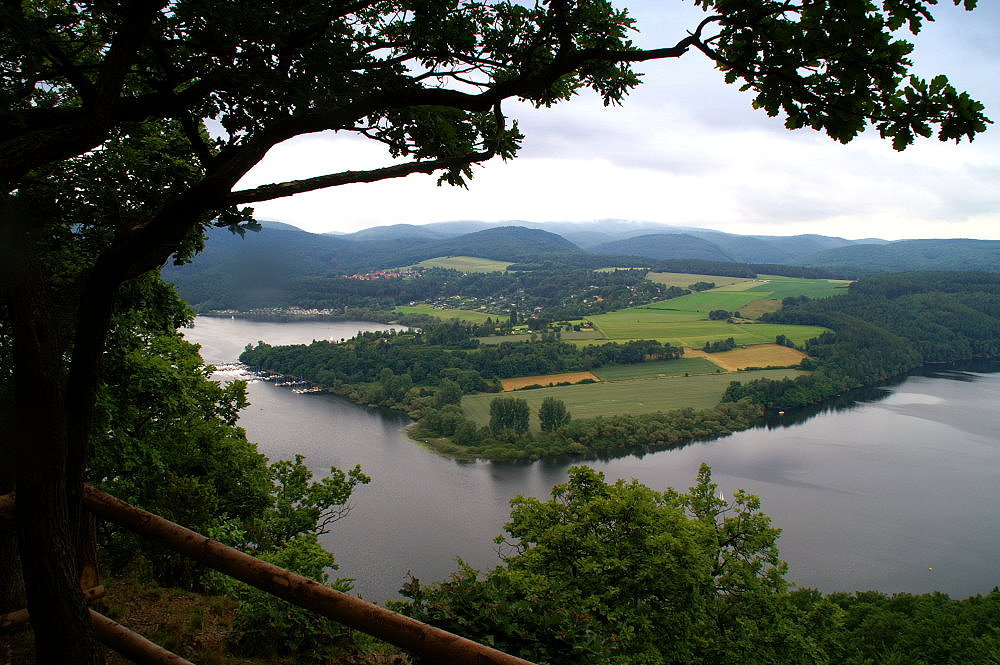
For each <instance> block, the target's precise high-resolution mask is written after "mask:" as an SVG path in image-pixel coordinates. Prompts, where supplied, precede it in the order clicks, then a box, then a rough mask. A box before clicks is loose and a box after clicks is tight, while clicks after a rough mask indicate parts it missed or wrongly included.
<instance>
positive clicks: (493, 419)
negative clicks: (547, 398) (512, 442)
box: [490, 397, 530, 438]
mask: <svg viewBox="0 0 1000 665" xmlns="http://www.w3.org/2000/svg"><path fill="white" fill-rule="evenodd" d="M529 415H530V412H529V411H528V403H527V402H525V401H524V400H523V399H518V398H516V397H495V398H493V401H491V402H490V431H491V432H492V433H493V436H495V437H498V438H503V437H510V436H516V435H518V434H527V433H528V418H529Z"/></svg>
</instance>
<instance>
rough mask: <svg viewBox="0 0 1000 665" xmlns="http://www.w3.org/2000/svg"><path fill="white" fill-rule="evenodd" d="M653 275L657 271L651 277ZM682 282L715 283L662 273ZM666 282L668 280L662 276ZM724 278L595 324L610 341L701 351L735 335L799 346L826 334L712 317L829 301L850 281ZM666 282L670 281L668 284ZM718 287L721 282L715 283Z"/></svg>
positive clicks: (603, 317) (738, 339)
mask: <svg viewBox="0 0 1000 665" xmlns="http://www.w3.org/2000/svg"><path fill="white" fill-rule="evenodd" d="M651 274H653V273H651ZM659 275H660V276H669V277H673V278H674V279H675V281H676V280H678V279H679V281H685V280H687V279H693V280H694V281H713V280H712V279H711V275H689V274H678V273H659ZM663 279H666V277H663ZM720 279H725V280H726V283H724V284H723V285H721V286H718V287H716V288H714V289H710V290H708V291H701V292H698V293H691V294H688V295H686V296H681V297H680V298H672V299H670V300H664V301H662V302H657V303H653V304H650V305H643V306H642V307H634V308H632V309H622V310H618V311H617V312H608V313H607V314H598V315H595V316H592V317H589V319H588V320H590V321H592V322H593V324H594V326H595V327H596V328H597V329H598V330H600V331H601V333H602V334H603V335H604V337H606V338H608V339H657V340H659V341H661V342H670V343H671V344H678V345H683V346H691V347H701V346H704V344H705V342H709V341H711V342H714V341H718V340H723V339H726V338H728V337H732V338H733V339H734V340H736V343H737V344H745V345H751V344H763V343H769V342H773V341H774V338H775V336H777V335H785V336H786V337H788V338H789V339H791V340H792V341H794V342H795V343H796V344H801V343H803V342H805V341H806V340H807V339H809V338H811V337H816V336H817V335H819V334H820V333H822V332H823V330H824V329H823V328H818V327H815V326H779V325H775V324H739V325H735V324H729V323H726V322H725V321H709V320H708V313H709V312H711V311H712V310H717V309H722V310H726V311H728V312H738V311H741V310H744V309H746V310H747V313H750V312H753V313H761V312H765V311H773V310H774V309H775V308H777V307H779V306H780V303H779V301H780V300H781V299H782V298H787V297H789V296H799V295H805V296H808V297H810V298H825V297H829V296H832V295H836V294H837V293H843V292H844V289H845V288H846V286H847V284H848V282H845V281H841V280H827V279H793V278H791V277H767V276H762V277H761V278H760V279H755V280H750V279H738V278H731V277H727V278H720ZM664 283H666V282H664ZM717 283H718V282H717Z"/></svg>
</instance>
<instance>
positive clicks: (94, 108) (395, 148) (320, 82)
mask: <svg viewBox="0 0 1000 665" xmlns="http://www.w3.org/2000/svg"><path fill="white" fill-rule="evenodd" d="M955 2H956V4H958V3H959V2H960V0H955ZM695 4H696V5H697V6H698V7H700V8H701V9H703V10H704V11H705V18H704V19H703V20H702V21H701V22H700V23H698V24H697V25H690V26H677V38H676V41H675V42H674V43H672V44H666V45H664V47H663V48H656V49H648V50H642V49H639V48H637V47H636V46H635V45H634V44H633V42H632V41H631V40H630V38H629V34H630V31H631V30H632V29H633V28H635V27H636V26H635V25H634V21H633V19H632V18H631V17H630V16H629V14H628V11H627V10H625V9H621V8H618V7H615V6H613V5H612V4H610V3H609V2H606V1H604V0H545V1H540V2H537V3H534V4H527V5H524V4H519V3H513V2H505V1H497V0H470V1H468V2H462V3H458V2H454V1H453V0H413V1H410V0H380V1H378V2H376V1H375V0H345V1H344V2H338V3H330V2H322V1H319V0H306V1H303V2H296V3H289V2H278V1H274V0H269V1H264V2H258V3H255V4H254V6H253V10H252V11H248V10H247V7H246V5H245V3H240V2H235V1H234V0H225V1H217V0H173V1H170V0H135V1H131V2H100V3H59V2H41V1H38V0H24V1H22V2H8V3H4V4H3V5H0V72H2V77H0V183H2V184H3V187H2V189H0V308H2V309H0V318H2V326H3V327H2V330H0V340H2V341H3V342H4V343H5V344H9V345H10V349H11V350H10V351H9V352H8V351H6V350H5V351H4V352H3V353H0V358H3V359H5V360H4V362H8V360H9V363H8V364H7V365H6V367H5V370H4V372H5V373H4V379H5V381H6V382H12V383H13V390H12V391H9V390H5V391H3V392H2V393H0V394H3V395H9V398H8V402H7V403H6V404H5V405H4V408H5V410H7V411H8V412H9V414H11V415H10V417H11V419H12V423H13V427H12V432H13V435H12V436H11V437H10V441H9V443H8V442H5V445H7V446H10V447H11V451H12V452H11V453H10V455H9V458H10V460H11V461H12V467H13V471H10V470H5V471H4V472H3V477H0V485H2V486H0V490H4V491H6V490H8V489H11V488H16V491H17V540H18V545H19V547H20V550H21V555H22V556H21V564H22V568H23V570H24V578H25V583H26V587H27V598H28V600H27V602H28V609H29V610H30V614H31V620H32V625H33V628H34V631H35V636H36V644H37V647H38V660H39V661H40V662H44V663H56V662H77V663H96V662H99V661H100V655H99V650H98V649H97V648H96V646H95V643H94V639H93V635H92V633H91V628H90V622H89V618H88V615H87V613H86V608H85V605H84V603H83V598H82V595H81V593H80V590H79V588H78V584H77V580H76V567H75V561H74V557H73V556H72V555H70V556H61V554H63V555H64V554H65V553H71V552H73V551H74V541H75V536H74V535H73V534H76V533H77V531H78V530H77V528H76V526H77V522H78V519H79V514H80V495H81V491H82V489H81V481H82V479H83V475H84V469H85V465H86V460H87V458H88V449H89V444H90V439H91V435H92V432H93V431H94V427H95V417H96V412H95V404H96V400H97V395H98V386H99V383H100V366H101V362H102V359H103V356H104V353H105V350H106V348H107V342H108V338H109V334H110V333H111V331H112V318H113V314H114V312H115V307H116V304H117V303H118V300H117V299H118V292H119V289H120V287H121V286H122V285H123V284H126V283H128V282H129V281H130V280H135V279H137V278H139V277H140V276H142V275H143V274H144V273H147V272H149V271H151V270H154V269H156V268H158V267H159V266H161V265H162V264H164V262H166V261H167V260H168V259H169V258H170V257H171V256H173V257H174V258H175V260H176V261H184V260H186V259H187V258H188V257H190V255H191V254H192V253H193V252H195V251H196V250H197V249H198V248H199V247H200V244H201V237H202V232H203V231H204V229H205V228H206V227H208V226H210V225H213V224H215V225H219V226H228V227H230V228H232V229H234V230H240V231H242V230H244V229H245V228H247V227H252V226H253V222H252V221H251V213H250V212H249V211H248V210H247V209H245V208H244V209H242V210H240V209H239V208H238V206H240V205H242V204H251V203H253V202H256V201H263V200H268V199H273V198H277V197H282V196H289V195H292V194H296V193H299V192H305V191H310V190H314V189H318V188H323V187H331V186H337V185H342V184H347V183H360V182H371V181H375V180H381V179H385V178H392V177H399V176H405V175H408V174H411V173H439V174H440V178H441V181H442V182H445V183H450V184H457V185H461V184H464V183H465V182H466V181H467V179H468V178H469V177H470V176H471V174H472V171H471V167H472V165H474V164H476V163H479V162H482V161H484V160H487V159H490V158H492V157H495V156H497V157H500V158H501V159H509V158H512V157H514V156H515V155H516V153H517V151H518V149H519V147H520V145H521V142H522V138H523V137H522V136H521V134H520V132H519V131H518V128H517V126H516V124H514V123H509V122H508V121H507V119H506V117H505V113H504V108H503V105H504V103H505V102H506V101H507V100H515V99H524V100H527V101H529V102H530V103H532V104H534V105H536V106H538V107H546V106H550V105H552V104H555V103H558V102H562V101H565V100H568V99H570V98H571V97H572V96H573V94H574V93H575V92H577V91H578V90H581V89H584V88H590V89H593V90H594V91H596V92H597V93H598V94H599V95H601V96H602V97H603V99H604V101H605V103H608V104H612V103H618V102H620V101H621V100H622V98H623V97H624V96H625V94H626V93H627V92H628V91H629V90H630V89H632V88H633V87H635V86H636V85H637V84H638V83H639V77H638V75H637V74H636V73H635V72H634V71H633V69H632V63H636V62H642V61H647V60H652V59H663V58H676V57H681V56H683V55H685V54H687V53H693V52H700V53H702V54H704V55H705V56H707V57H709V58H710V59H712V60H713V61H714V62H715V63H716V64H717V66H718V67H719V69H720V70H721V71H722V72H723V73H724V76H725V79H726V81H727V82H729V83H737V84H739V85H741V86H743V87H744V88H745V89H746V90H748V91H750V92H751V94H753V95H754V104H755V106H757V107H758V108H760V109H762V110H763V111H764V112H766V113H768V114H769V115H778V114H782V115H783V116H784V117H785V118H786V120H785V124H786V126H788V127H790V128H797V127H806V126H808V127H812V128H813V129H816V130H819V131H824V132H826V133H827V134H829V135H830V136H831V137H833V138H834V139H836V140H838V141H848V140H850V139H851V138H853V137H854V136H856V135H857V134H858V133H859V132H860V131H862V130H863V129H864V128H865V127H867V126H874V127H875V128H876V129H877V130H878V131H879V132H880V133H881V134H882V136H884V137H886V138H888V139H890V140H892V142H893V145H894V146H895V147H896V148H898V149H902V148H905V147H906V146H907V145H909V144H910V143H911V142H912V141H913V140H914V139H915V137H917V136H930V135H932V134H934V133H935V131H936V133H937V137H938V138H939V139H942V140H950V139H961V138H969V139H971V138H972V137H973V136H975V134H976V133H977V132H981V131H983V130H984V129H985V126H986V123H987V122H988V121H987V119H986V118H985V116H984V115H983V109H982V106H981V104H979V103H978V102H976V101H975V100H974V99H972V98H971V97H970V96H969V95H967V94H966V93H963V92H959V91H957V90H955V89H954V88H953V87H952V86H950V85H949V84H948V83H947V79H945V78H944V77H943V76H939V77H935V78H933V79H931V80H930V81H924V80H921V79H919V78H915V77H912V76H909V74H908V70H907V68H908V66H909V64H910V63H909V61H908V59H907V55H908V54H909V52H910V50H911V46H910V45H909V44H908V43H907V42H906V41H904V40H902V39H900V38H899V37H897V35H896V32H895V31H897V30H899V29H900V28H903V27H906V28H908V29H909V30H910V31H913V32H916V31H917V30H919V29H920V27H921V26H922V24H923V22H924V21H926V20H929V18H930V7H931V6H932V5H933V4H935V3H934V2H932V1H931V0H914V1H907V2H901V1H897V0H885V2H882V3H879V4H875V3H870V2H829V3H827V2H805V1H802V2H796V1H791V2H777V1H774V0H752V1H748V2H730V1H728V0H726V1H723V0H714V1H713V0H697V2H696V3H695ZM964 5H965V7H966V8H967V9H971V8H972V7H973V6H974V5H975V2H974V0H964ZM325 130H332V131H337V132H343V133H350V134H354V135H358V136H361V137H364V138H367V139H370V140H372V141H376V142H379V143H383V144H385V145H386V146H387V148H388V152H389V154H390V156H392V157H395V158H399V161H397V162H394V163H391V164H389V165H386V166H384V167H381V168H375V169H369V170H358V171H353V170H349V171H341V172H332V173H327V174H324V175H320V176H317V177H313V178H308V179H304V180H297V181H288V182H279V183H271V184H268V185H264V186H261V187H256V188H251V189H242V190H241V189H237V183H238V182H239V181H240V179H241V178H242V177H243V176H244V175H245V174H246V173H247V172H248V171H249V170H250V169H251V168H252V167H253V166H254V165H256V164H257V163H259V162H260V161H261V160H262V159H263V158H264V156H265V155H266V153H267V151H268V150H269V149H271V148H272V147H274V146H276V145H278V144H279V143H281V142H283V141H286V140H288V139H291V138H294V137H296V136H300V135H303V134H309V133H314V132H320V131H325ZM38 524H44V525H46V528H44V529H40V528H38V527H37V525H38ZM53 598H59V599H61V600H60V602H52V601H51V599H53Z"/></svg>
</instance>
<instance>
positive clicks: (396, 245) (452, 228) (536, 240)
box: [163, 220, 1000, 306]
mask: <svg viewBox="0 0 1000 665" xmlns="http://www.w3.org/2000/svg"><path fill="white" fill-rule="evenodd" d="M261 224H262V227H263V228H262V230H261V231H260V232H259V233H247V234H246V236H245V237H240V236H238V235H234V234H232V233H230V232H229V231H228V230H225V229H211V230H210V231H209V234H208V235H209V239H208V242H207V243H206V249H205V251H204V252H203V253H202V254H200V255H198V256H197V257H196V258H195V260H194V262H193V263H192V264H190V265H186V266H181V267H176V266H172V265H168V266H166V267H165V268H164V270H163V274H164V277H165V278H166V279H167V280H168V281H171V282H173V283H174V284H176V285H177V287H178V290H179V291H180V293H181V295H182V296H183V297H184V298H185V299H187V300H188V301H189V302H192V303H198V304H199V305H202V306H204V305H205V303H211V302H213V301H215V300H216V297H215V296H216V294H221V293H236V292H241V293H244V294H249V295H250V296H252V297H249V298H248V299H249V300H260V301H262V302H263V301H267V302H278V301H285V302H292V301H293V300H294V297H293V294H294V293H295V292H296V290H297V288H298V287H296V286H295V282H296V281H301V280H302V279H316V278H330V277H338V276H340V275H344V274H353V273H358V272H367V271H370V270H377V269H382V268H392V267H398V266H406V265H412V264H414V263H418V262H420V261H423V260H425V259H430V258H435V257H439V256H476V257H481V258H487V259H495V260H500V261H513V262H517V263H524V264H538V265H544V264H547V265H552V264H553V263H557V264H559V265H565V266H572V267H578V268H597V267H602V266H609V267H610V266H643V265H646V266H655V264H656V263H657V262H658V261H670V260H691V261H702V262H705V261H708V262H713V263H715V264H782V265H791V266H800V267H807V268H819V269H824V270H827V271H828V272H830V273H831V274H832V275H836V276H841V277H856V276H859V275H862V274H866V273H873V272H890V271H902V270H985V271H993V272H995V271H1000V241H997V240H968V239H948V240H899V241H894V242H888V241H885V240H879V239H867V240H861V241H859V240H848V239H845V238H839V237H833V236H822V235H798V236H749V235H747V236H745V235H739V234H732V233H724V232H721V231H714V230H710V229H697V228H691V227H681V226H666V225H655V224H650V223H644V222H630V221H624V220H601V221H599V222H589V223H581V222H551V223H545V224H539V223H528V222H508V223H504V224H492V223H487V222H480V221H471V220H468V221H453V222H441V223H435V224H427V225H420V226H418V225H412V224H396V225H391V226H381V227H375V228H370V229H365V230H363V231H358V232H356V233H349V234H316V233H309V232H307V231H303V230H301V229H299V228H297V227H295V226H292V225H290V224H284V223H279V222H267V221H264V222H262V223H261Z"/></svg>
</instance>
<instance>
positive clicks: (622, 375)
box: [591, 358, 719, 381]
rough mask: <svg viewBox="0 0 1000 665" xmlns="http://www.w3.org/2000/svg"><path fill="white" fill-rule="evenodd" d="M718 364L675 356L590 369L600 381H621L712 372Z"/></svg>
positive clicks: (716, 368) (706, 360) (701, 359)
mask: <svg viewBox="0 0 1000 665" xmlns="http://www.w3.org/2000/svg"><path fill="white" fill-rule="evenodd" d="M718 369H719V366H718V365H716V364H715V363H713V362H712V361H711V360H708V359H707V358H677V359H676V360H655V361H652V362H645V363H636V364H634V365H611V366H609V367H600V368H598V369H595V370H591V372H593V374H594V375H595V376H596V377H598V378H599V379H600V380H601V381H623V380H625V379H652V378H657V377H663V376H684V375H685V374H714V373H715V371H716V370H718Z"/></svg>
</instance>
